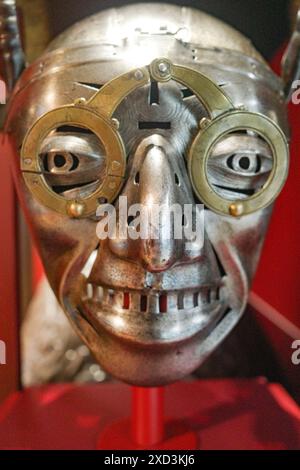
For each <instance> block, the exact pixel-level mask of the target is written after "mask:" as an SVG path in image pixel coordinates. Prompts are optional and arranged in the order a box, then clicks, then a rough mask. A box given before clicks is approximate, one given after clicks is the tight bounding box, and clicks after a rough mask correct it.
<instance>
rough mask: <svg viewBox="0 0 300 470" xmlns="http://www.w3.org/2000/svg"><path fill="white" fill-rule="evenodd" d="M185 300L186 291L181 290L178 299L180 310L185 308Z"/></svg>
mask: <svg viewBox="0 0 300 470" xmlns="http://www.w3.org/2000/svg"><path fill="white" fill-rule="evenodd" d="M183 301H184V293H183V292H179V294H178V299H177V306H178V310H183V308H184V305H183Z"/></svg>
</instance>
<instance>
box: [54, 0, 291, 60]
mask: <svg viewBox="0 0 300 470" xmlns="http://www.w3.org/2000/svg"><path fill="white" fill-rule="evenodd" d="M130 3H137V1H132V0H131V1H119V0H79V1H78V0H63V1H62V0H51V1H50V2H49V10H50V19H51V28H52V33H53V35H54V36H55V35H57V34H58V33H60V32H62V31H63V30H64V29H65V28H66V27H68V26H70V25H72V24H73V23H74V22H75V21H78V20H80V19H82V18H84V17H86V16H89V15H91V14H93V13H96V12H97V11H100V10H103V9H105V8H110V7H118V6H123V5H126V4H130ZM140 3H149V2H145V1H143V0H141V1H140ZM151 3H158V4H159V3H172V4H177V5H183V6H191V7H194V8H198V9H200V10H203V11H205V12H207V13H210V14H212V15H214V16H216V17H217V18H219V19H222V20H223V21H225V22H227V23H229V24H230V25H232V26H233V27H235V28H236V29H238V30H240V31H241V32H242V33H244V34H245V35H246V36H248V37H249V38H250V39H251V40H252V42H253V44H254V45H255V46H256V48H257V49H258V50H259V51H260V52H261V53H262V54H263V55H264V56H265V57H266V58H267V59H270V58H271V57H272V56H273V54H274V53H275V51H276V50H277V49H278V47H280V45H281V44H282V43H283V42H284V40H285V39H286V38H288V36H289V25H290V21H289V4H290V1H289V0H172V1H169V0H165V1H164V2H161V1H155V0H154V1H153V2H151Z"/></svg>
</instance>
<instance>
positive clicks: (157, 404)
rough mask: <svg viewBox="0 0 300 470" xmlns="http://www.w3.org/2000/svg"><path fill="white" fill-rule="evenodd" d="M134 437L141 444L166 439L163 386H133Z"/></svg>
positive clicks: (146, 444) (144, 444) (153, 443)
mask: <svg viewBox="0 0 300 470" xmlns="http://www.w3.org/2000/svg"><path fill="white" fill-rule="evenodd" d="M131 420H132V421H131V425H132V438H133V441H134V442H135V443H136V444H138V445H139V446H143V447H146V446H153V445H155V444H158V443H159V442H161V441H162V440H163V439H164V389H163V387H151V388H144V387H132V418H131Z"/></svg>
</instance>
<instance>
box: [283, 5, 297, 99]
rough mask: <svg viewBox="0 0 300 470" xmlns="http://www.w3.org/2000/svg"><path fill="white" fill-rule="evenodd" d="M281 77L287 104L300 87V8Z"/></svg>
mask: <svg viewBox="0 0 300 470" xmlns="http://www.w3.org/2000/svg"><path fill="white" fill-rule="evenodd" d="M281 76H282V79H283V82H284V93H285V98H286V102H287V103H288V102H290V101H291V99H292V95H293V92H294V91H295V90H296V89H297V88H298V87H299V86H300V8H299V10H298V12H297V18H296V24H295V29H294V31H293V33H292V36H291V38H290V41H289V43H288V45H287V48H286V50H285V53H284V55H283V58H282V61H281Z"/></svg>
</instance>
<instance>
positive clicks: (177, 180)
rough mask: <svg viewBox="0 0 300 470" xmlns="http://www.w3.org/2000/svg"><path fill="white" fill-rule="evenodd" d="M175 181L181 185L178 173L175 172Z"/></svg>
mask: <svg viewBox="0 0 300 470" xmlns="http://www.w3.org/2000/svg"><path fill="white" fill-rule="evenodd" d="M175 183H176V184H177V186H180V181H179V177H178V175H177V173H175Z"/></svg>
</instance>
